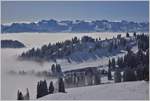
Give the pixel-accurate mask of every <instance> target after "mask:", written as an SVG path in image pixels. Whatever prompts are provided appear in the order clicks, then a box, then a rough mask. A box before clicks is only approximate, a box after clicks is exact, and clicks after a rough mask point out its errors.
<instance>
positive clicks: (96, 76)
mask: <svg viewBox="0 0 150 101" xmlns="http://www.w3.org/2000/svg"><path fill="white" fill-rule="evenodd" d="M64 75H65V83H66V85H67V87H81V86H88V85H98V84H101V73H100V71H99V70H97V68H94V67H87V68H84V69H76V70H71V71H67V72H65V73H64Z"/></svg>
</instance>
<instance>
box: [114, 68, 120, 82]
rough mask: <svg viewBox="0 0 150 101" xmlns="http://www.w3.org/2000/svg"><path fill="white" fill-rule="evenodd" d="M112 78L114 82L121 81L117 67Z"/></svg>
mask: <svg viewBox="0 0 150 101" xmlns="http://www.w3.org/2000/svg"><path fill="white" fill-rule="evenodd" d="M114 80H115V82H116V83H117V82H121V73H120V70H119V69H116V70H115V73H114Z"/></svg>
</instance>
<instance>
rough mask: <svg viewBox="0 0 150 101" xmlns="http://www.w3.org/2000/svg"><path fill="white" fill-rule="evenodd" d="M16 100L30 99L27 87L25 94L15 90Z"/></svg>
mask: <svg viewBox="0 0 150 101" xmlns="http://www.w3.org/2000/svg"><path fill="white" fill-rule="evenodd" d="M17 100H30V95H29V90H28V88H27V92H26V94H25V95H23V94H22V92H21V91H19V90H18V92H17Z"/></svg>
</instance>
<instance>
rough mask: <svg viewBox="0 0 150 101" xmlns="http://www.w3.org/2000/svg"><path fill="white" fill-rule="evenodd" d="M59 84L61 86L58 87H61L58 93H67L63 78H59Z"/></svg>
mask: <svg viewBox="0 0 150 101" xmlns="http://www.w3.org/2000/svg"><path fill="white" fill-rule="evenodd" d="M58 83H59V84H58V85H59V88H58V91H59V92H63V93H65V85H64V81H63V79H62V78H59V81H58Z"/></svg>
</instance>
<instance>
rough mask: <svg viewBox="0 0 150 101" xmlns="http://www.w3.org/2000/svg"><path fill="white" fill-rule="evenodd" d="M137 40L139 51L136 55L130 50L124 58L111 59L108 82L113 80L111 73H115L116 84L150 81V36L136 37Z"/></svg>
mask: <svg viewBox="0 0 150 101" xmlns="http://www.w3.org/2000/svg"><path fill="white" fill-rule="evenodd" d="M135 36H136V38H137V42H138V43H140V44H138V51H137V52H136V53H134V52H133V51H131V49H128V50H127V51H128V53H127V54H126V55H124V57H118V59H117V60H116V61H115V59H114V58H113V59H112V60H110V59H109V63H108V80H111V79H112V75H111V71H115V74H114V80H115V82H121V81H135V80H146V81H148V80H149V47H148V46H149V40H148V39H149V36H148V35H144V34H142V35H135ZM121 71H123V80H121V73H120V72H121Z"/></svg>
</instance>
